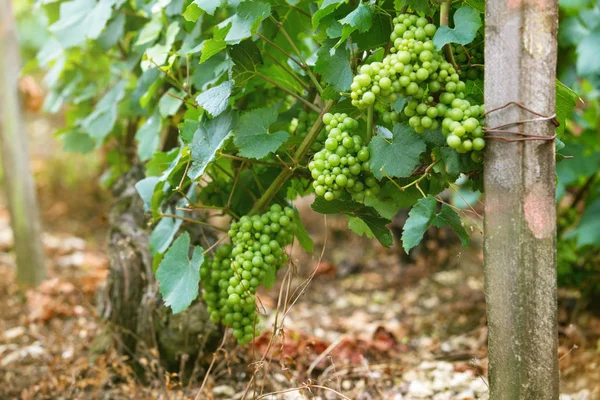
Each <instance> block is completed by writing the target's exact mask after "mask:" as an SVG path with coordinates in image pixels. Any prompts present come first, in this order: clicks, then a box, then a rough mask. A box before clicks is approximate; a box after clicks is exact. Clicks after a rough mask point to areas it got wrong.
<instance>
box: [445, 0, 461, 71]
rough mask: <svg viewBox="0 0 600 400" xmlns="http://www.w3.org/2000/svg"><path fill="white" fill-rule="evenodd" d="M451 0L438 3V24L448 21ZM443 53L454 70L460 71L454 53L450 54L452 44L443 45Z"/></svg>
mask: <svg viewBox="0 0 600 400" xmlns="http://www.w3.org/2000/svg"><path fill="white" fill-rule="evenodd" d="M451 2H452V0H444V1H442V3H441V5H440V26H448V21H449V19H450V3H451ZM444 55H445V56H446V60H447V61H448V62H449V63H450V64H452V66H453V67H454V69H455V70H457V71H460V67H459V66H458V65H457V64H456V61H455V60H454V54H452V45H451V44H450V43H447V44H446V45H445V46H444Z"/></svg>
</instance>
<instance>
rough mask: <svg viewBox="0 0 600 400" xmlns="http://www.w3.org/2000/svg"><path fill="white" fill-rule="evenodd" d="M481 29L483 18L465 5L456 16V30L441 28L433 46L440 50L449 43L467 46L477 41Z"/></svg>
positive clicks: (446, 27)
mask: <svg viewBox="0 0 600 400" xmlns="http://www.w3.org/2000/svg"><path fill="white" fill-rule="evenodd" d="M480 27H481V16H480V15H479V13H478V12H477V11H475V10H474V9H472V8H471V7H469V6H467V5H464V6H462V7H461V8H459V9H458V10H457V11H456V13H455V14H454V28H450V27H448V26H440V27H439V29H438V30H437V32H436V33H435V36H434V37H433V44H434V45H435V47H436V48H437V49H438V50H440V49H441V48H442V47H444V45H446V44H448V43H458V44H462V45H463V46H464V45H467V44H469V43H471V42H472V41H473V39H475V35H476V34H477V31H478V30H479V28H480Z"/></svg>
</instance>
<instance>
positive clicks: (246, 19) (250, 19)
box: [218, 1, 271, 44]
mask: <svg viewBox="0 0 600 400" xmlns="http://www.w3.org/2000/svg"><path fill="white" fill-rule="evenodd" d="M269 15H271V5H270V4H267V3H263V2H262V1H244V2H243V3H240V4H239V5H238V6H237V10H236V13H235V14H234V15H232V16H231V17H229V18H227V19H226V20H225V21H223V22H221V23H220V24H219V25H218V27H219V28H223V27H225V26H227V25H231V26H230V28H229V30H228V32H227V36H225V42H227V44H238V43H239V42H241V41H242V40H244V39H247V38H249V37H250V36H252V35H254V34H256V32H257V31H258V27H259V26H260V23H261V22H262V21H263V20H264V19H265V18H267V17H268V16H269Z"/></svg>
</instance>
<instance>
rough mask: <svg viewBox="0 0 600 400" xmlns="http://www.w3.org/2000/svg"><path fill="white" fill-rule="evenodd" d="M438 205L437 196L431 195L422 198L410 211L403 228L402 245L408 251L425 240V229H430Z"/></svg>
mask: <svg viewBox="0 0 600 400" xmlns="http://www.w3.org/2000/svg"><path fill="white" fill-rule="evenodd" d="M436 205H437V202H436V200H435V198H434V197H432V196H431V195H429V196H427V197H425V198H422V199H420V200H419V201H418V202H417V204H415V206H414V207H413V208H412V209H411V210H410V212H409V213H408V219H407V220H406V222H405V223H404V228H403V230H402V247H403V248H404V251H405V252H406V253H408V252H409V251H410V249H412V248H413V247H415V246H416V245H418V244H419V243H420V242H421V240H423V235H424V234H425V231H426V230H427V229H429V227H430V226H431V224H432V223H433V219H434V218H435V216H436V214H435V208H436Z"/></svg>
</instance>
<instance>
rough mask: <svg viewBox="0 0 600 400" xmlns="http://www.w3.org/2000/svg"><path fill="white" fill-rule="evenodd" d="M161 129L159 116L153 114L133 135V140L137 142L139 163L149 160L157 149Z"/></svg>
mask: <svg viewBox="0 0 600 400" xmlns="http://www.w3.org/2000/svg"><path fill="white" fill-rule="evenodd" d="M161 127H162V124H161V120H160V116H159V115H158V113H154V114H153V115H152V116H150V117H149V118H148V119H147V120H146V122H145V123H144V124H143V125H142V126H141V127H140V129H138V131H137V133H136V134H135V139H136V140H137V141H138V155H139V156H140V160H141V161H146V160H148V159H150V157H152V154H154V152H155V151H156V150H157V149H158V145H159V144H160V136H159V133H160V129H161Z"/></svg>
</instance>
